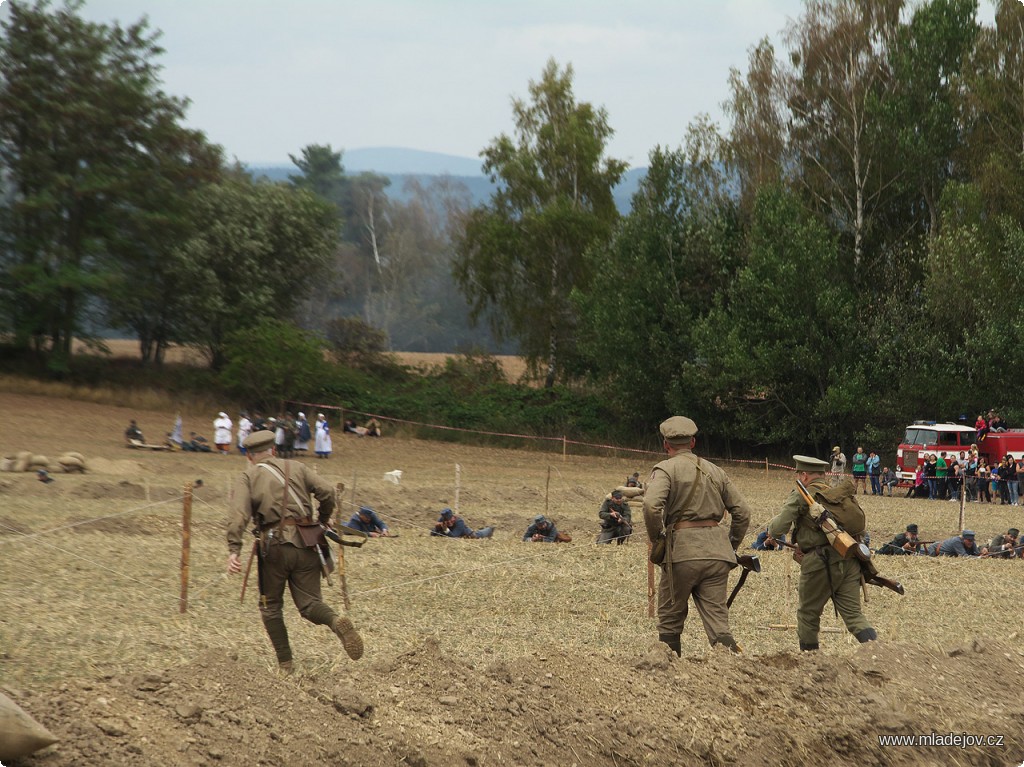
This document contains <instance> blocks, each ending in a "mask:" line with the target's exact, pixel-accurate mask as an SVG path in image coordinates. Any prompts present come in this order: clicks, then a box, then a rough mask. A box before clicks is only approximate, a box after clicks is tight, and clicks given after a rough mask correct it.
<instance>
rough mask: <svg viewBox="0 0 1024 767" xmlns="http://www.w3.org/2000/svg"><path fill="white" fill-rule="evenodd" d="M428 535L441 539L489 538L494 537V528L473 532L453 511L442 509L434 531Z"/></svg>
mask: <svg viewBox="0 0 1024 767" xmlns="http://www.w3.org/2000/svg"><path fill="white" fill-rule="evenodd" d="M430 534H431V535H437V536H440V537H442V538H490V537H491V536H492V535H494V528H493V527H482V528H480V529H479V530H473V529H471V528H470V526H469V525H467V524H466V521H465V520H464V519H463V518H462V517H460V516H457V515H456V514H455V512H454V511H452V510H451V509H443V510H442V511H441V514H440V516H438V518H437V522H435V523H434V529H433V530H431V531H430Z"/></svg>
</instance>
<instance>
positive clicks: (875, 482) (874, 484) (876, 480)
mask: <svg viewBox="0 0 1024 767" xmlns="http://www.w3.org/2000/svg"><path fill="white" fill-rule="evenodd" d="M881 462H882V459H881V458H879V457H878V453H876V452H874V451H871V452H870V453H868V459H867V460H866V461H865V462H864V464H865V467H866V468H867V470H868V479H869V480H870V481H871V495H881V494H882V482H881V477H880V474H879V470H878V467H879V464H881Z"/></svg>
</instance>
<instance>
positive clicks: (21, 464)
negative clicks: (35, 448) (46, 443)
mask: <svg viewBox="0 0 1024 767" xmlns="http://www.w3.org/2000/svg"><path fill="white" fill-rule="evenodd" d="M31 465H32V453H30V452H28V451H27V450H22V451H21V452H20V453H18V455H17V457H16V458H15V459H14V470H15V471H28V467H29V466H31Z"/></svg>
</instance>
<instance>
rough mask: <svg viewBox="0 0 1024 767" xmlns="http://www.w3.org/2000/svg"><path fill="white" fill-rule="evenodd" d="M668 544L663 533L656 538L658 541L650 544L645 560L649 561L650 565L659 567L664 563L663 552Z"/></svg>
mask: <svg viewBox="0 0 1024 767" xmlns="http://www.w3.org/2000/svg"><path fill="white" fill-rule="evenodd" d="M667 546H668V544H667V543H666V540H665V533H664V532H663V533H662V534H661V535H659V536H658V539H657V540H656V541H654V543H652V544H651V553H650V554H648V555H647V558H648V559H649V560H650V561H651V564H652V565H660V564H662V563H663V562H664V561H665V550H666V548H667Z"/></svg>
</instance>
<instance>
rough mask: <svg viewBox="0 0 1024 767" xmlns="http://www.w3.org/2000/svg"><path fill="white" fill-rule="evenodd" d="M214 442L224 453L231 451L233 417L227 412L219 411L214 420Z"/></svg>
mask: <svg viewBox="0 0 1024 767" xmlns="http://www.w3.org/2000/svg"><path fill="white" fill-rule="evenodd" d="M213 444H215V445H216V446H217V450H218V451H219V452H220V453H223V454H224V455H227V454H228V453H230V452H231V419H230V418H228V414H227V413H224V412H220V413H217V417H216V418H215V419H214V420H213Z"/></svg>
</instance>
